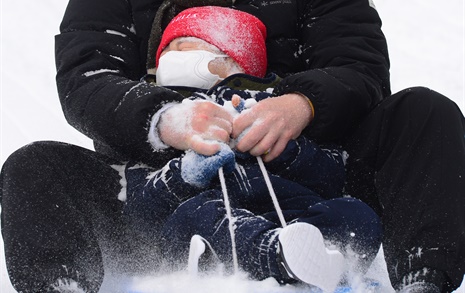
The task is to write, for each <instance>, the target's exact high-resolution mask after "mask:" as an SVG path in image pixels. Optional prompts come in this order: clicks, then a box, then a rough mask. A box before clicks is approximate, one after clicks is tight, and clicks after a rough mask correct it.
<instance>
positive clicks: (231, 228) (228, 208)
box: [218, 157, 287, 274]
mask: <svg viewBox="0 0 465 293" xmlns="http://www.w3.org/2000/svg"><path fill="white" fill-rule="evenodd" d="M257 162H258V165H259V166H260V170H261V171H262V174H263V178H265V183H266V187H267V188H268V192H269V193H270V196H271V199H272V201H273V205H274V208H275V210H276V213H277V214H278V218H279V221H280V222H281V226H283V228H284V227H286V226H287V224H286V220H285V219H284V215H283V211H282V210H281V207H280V206H279V202H278V198H277V196H276V193H275V192H274V189H273V185H272V184H271V180H270V177H269V176H268V172H267V170H266V168H265V164H264V163H263V160H262V158H261V157H257ZM218 177H219V178H220V183H221V190H222V192H223V198H224V207H225V209H226V216H227V217H228V222H229V235H230V237H231V250H232V257H233V265H234V273H235V274H237V273H238V272H239V262H238V260H237V250H236V236H235V232H234V222H233V217H232V212H231V204H230V202H229V196H228V190H227V188H226V181H225V179H224V172H223V167H220V168H219V169H218Z"/></svg>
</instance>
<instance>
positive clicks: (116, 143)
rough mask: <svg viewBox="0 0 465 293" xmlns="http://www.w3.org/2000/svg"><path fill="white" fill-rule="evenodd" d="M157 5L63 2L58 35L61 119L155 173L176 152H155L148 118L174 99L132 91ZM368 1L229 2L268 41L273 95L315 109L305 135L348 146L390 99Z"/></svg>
mask: <svg viewBox="0 0 465 293" xmlns="http://www.w3.org/2000/svg"><path fill="white" fill-rule="evenodd" d="M161 2H162V1H161V0H99V1H95V0H70V2H69V4H68V7H67V10H66V12H65V15H64V18H63V21H62V24H61V26H60V32H61V33H60V34H59V35H57V36H56V65H57V86H58V93H59V97H60V101H61V104H62V108H63V111H64V114H65V116H66V119H67V120H68V122H69V123H70V124H71V125H72V126H74V127H75V128H76V129H78V130H79V131H81V132H82V133H84V134H85V135H87V136H89V137H90V138H91V139H93V140H94V144H95V147H96V150H97V151H99V152H102V153H106V154H108V155H112V156H115V157H117V158H119V159H123V160H129V159H131V160H138V161H143V162H146V163H149V164H151V165H153V166H161V165H163V164H164V163H166V162H167V160H168V159H169V158H172V157H174V156H178V155H179V154H180V152H179V151H176V150H173V149H167V150H163V151H157V152H155V151H154V150H153V149H152V147H151V145H150V144H149V142H148V139H147V135H148V125H149V121H150V118H151V117H152V116H153V115H154V114H155V113H156V112H157V111H158V110H159V109H160V108H161V107H162V106H163V105H164V104H166V103H168V102H173V101H181V100H182V99H183V96H182V95H180V94H178V93H177V92H174V91H171V90H169V89H165V88H162V87H157V86H154V85H151V84H148V83H145V82H139V80H140V78H141V77H142V76H143V75H144V74H145V70H146V69H145V63H146V54H147V42H148V38H149V34H150V28H151V24H152V20H153V18H154V15H155V12H156V10H157V8H158V7H159V5H160V4H161ZM370 2H371V1H368V0H324V1H323V0H279V1H276V0H252V1H251V0H245V1H244V0H236V1H235V4H234V7H236V8H237V9H240V10H244V11H247V12H249V13H251V14H254V15H256V16H257V17H259V18H260V19H261V20H262V21H263V22H264V23H265V25H266V27H267V32H268V39H267V49H268V60H269V64H268V65H269V67H268V70H269V71H272V72H276V73H278V74H279V75H280V76H283V77H285V78H284V79H283V80H282V82H281V83H280V84H279V85H278V86H277V87H276V88H275V93H274V94H275V95H280V94H284V93H289V92H300V93H302V94H304V95H306V96H307V97H308V98H309V99H310V100H311V101H312V103H313V104H314V107H315V118H314V120H313V121H312V122H311V124H310V125H309V126H308V127H307V129H306V130H305V131H304V134H305V135H306V136H307V137H309V138H311V139H314V140H316V141H320V142H321V141H328V140H339V139H343V138H345V137H346V136H347V135H348V133H349V132H350V130H351V129H352V128H353V126H354V125H356V123H357V122H358V121H359V120H360V119H361V118H362V117H364V116H365V115H366V114H367V113H368V112H369V111H370V110H371V109H372V108H373V107H374V106H375V105H376V104H377V103H378V102H379V101H380V100H381V99H382V98H383V97H385V96H387V95H389V94H390V89H389V61H388V56H387V47H386V42H385V38H384V36H383V34H382V32H381V28H380V27H381V21H380V19H379V16H378V14H377V12H376V10H375V9H374V8H372V7H371V6H370V5H369V3H370Z"/></svg>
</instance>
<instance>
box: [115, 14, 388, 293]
mask: <svg viewBox="0 0 465 293" xmlns="http://www.w3.org/2000/svg"><path fill="white" fill-rule="evenodd" d="M218 32H221V34H219V33H218ZM265 38H266V31H265V27H264V25H263V24H262V23H261V22H260V21H259V20H258V19H257V18H255V17H253V16H251V15H249V14H247V13H244V12H240V11H237V10H233V9H229V8H221V7H198V8H191V9H187V10H185V11H183V12H181V13H180V14H179V15H177V16H176V17H175V18H174V19H173V20H172V21H171V22H170V23H169V25H168V26H167V27H166V29H165V31H164V33H163V36H162V38H161V42H160V45H159V47H158V50H157V53H156V62H157V64H158V66H157V70H156V82H157V83H158V84H159V85H163V86H169V87H171V88H173V89H175V90H176V91H178V92H181V93H184V95H185V96H186V100H185V101H184V102H183V103H182V104H168V105H166V106H165V107H163V108H162V109H161V110H160V111H159V112H158V113H157V114H156V115H155V116H154V117H153V119H152V123H151V128H153V129H158V132H157V131H152V132H151V133H158V136H157V135H154V136H152V137H151V143H152V145H153V146H154V147H155V148H159V149H160V148H168V147H169V146H168V145H166V144H165V141H164V139H163V138H164V137H166V136H163V135H162V134H163V130H162V129H161V128H163V126H164V125H167V124H168V125H172V124H174V123H178V124H177V125H176V127H178V128H183V127H191V125H190V124H191V123H192V120H191V119H195V118H194V117H189V118H186V117H188V116H189V115H194V114H193V111H194V108H195V107H197V106H199V105H203V104H206V103H207V104H213V107H220V106H219V105H221V106H223V107H222V110H221V111H224V112H220V113H223V115H231V116H237V115H241V112H244V113H246V112H247V108H248V107H252V106H253V105H255V104H257V103H260V101H265V100H266V99H267V98H272V89H273V87H274V86H275V85H276V84H277V82H278V81H279V77H277V76H276V75H274V74H270V75H267V76H266V77H265V73H266V64H267V62H266V47H265ZM149 53H150V52H149ZM151 53H153V52H151ZM149 73H154V71H153V70H152V69H149ZM147 80H149V81H150V80H152V81H153V76H150V75H149V76H147ZM302 100H307V99H306V98H305V97H303V96H302ZM309 105H311V104H309ZM210 106H211V105H210ZM215 109H216V110H217V111H219V110H218V108H215ZM191 112H192V113H191ZM226 112H227V113H226ZM228 113H229V114H228ZM219 120H220V122H219V123H223V122H222V120H221V119H219ZM218 128H219V127H218ZM181 131H183V130H182V129H181ZM244 135H245V134H244ZM239 140H240V139H239ZM198 142H199V143H205V144H206V145H207V146H211V147H212V149H213V150H215V147H217V148H219V151H217V152H216V151H215V153H213V154H212V155H202V154H198V153H195V152H193V151H191V150H188V151H186V153H185V154H184V155H182V156H180V157H177V158H174V159H172V160H170V161H169V162H168V163H167V164H166V165H165V167H163V168H162V169H157V168H151V167H149V166H145V165H140V164H138V163H128V165H127V166H126V170H125V177H126V180H127V199H126V206H125V209H124V211H125V214H126V216H127V218H128V220H129V221H130V222H131V223H132V225H133V227H134V233H135V236H136V237H142V238H144V237H147V239H161V240H160V243H159V245H160V247H161V250H162V253H163V256H164V257H165V258H166V259H168V260H170V261H171V262H175V261H176V260H179V259H181V260H186V259H187V253H188V250H189V245H190V241H191V237H192V236H194V235H200V236H201V237H203V239H204V241H206V242H208V243H209V245H211V247H212V249H213V250H214V251H215V252H216V254H217V255H218V257H219V259H220V261H221V262H222V263H224V264H226V265H228V264H231V263H233V261H234V258H235V256H234V254H235V253H237V261H238V265H239V266H240V268H241V269H242V270H244V271H246V272H247V273H249V274H250V275H251V276H252V277H253V278H256V279H264V278H267V277H274V278H276V279H277V280H279V281H281V282H293V281H296V280H300V281H303V282H304V283H307V284H310V285H313V286H317V287H320V288H322V289H323V290H325V291H331V290H334V288H335V286H336V285H337V284H338V283H339V282H340V279H341V277H342V275H343V273H344V272H346V271H347V270H349V269H350V270H352V271H360V272H363V271H365V270H366V269H367V268H368V266H369V265H370V263H371V262H372V260H373V259H374V257H375V256H376V253H377V251H378V249H379V247H380V243H381V228H380V221H379V219H378V217H377V215H376V214H375V213H374V212H373V211H372V210H371V208H369V207H368V206H367V205H365V204H364V203H363V202H361V201H359V200H357V199H354V198H350V197H343V193H342V188H343V184H344V179H345V173H344V172H345V170H344V161H345V158H344V156H345V153H344V152H343V151H342V150H341V148H339V147H337V146H334V145H327V146H319V145H317V144H316V143H315V142H313V141H311V140H310V139H308V138H306V137H305V135H300V136H299V137H297V138H296V139H295V140H291V141H290V142H289V143H288V144H287V146H286V148H285V150H284V151H283V152H282V154H281V155H280V156H278V157H277V158H276V159H274V160H273V161H272V162H270V163H268V164H267V165H266V169H267V173H266V174H264V173H263V170H262V169H261V168H260V166H259V163H258V161H257V158H256V157H254V156H252V155H250V154H244V153H239V152H237V151H234V150H233V149H234V143H231V145H227V144H225V143H220V142H218V141H215V140H214V136H213V135H212V139H210V140H205V139H204V138H200V139H199V141H198ZM177 143H182V142H177ZM231 147H232V148H231ZM219 172H222V175H220V177H223V176H224V180H225V186H226V190H225V188H224V185H223V186H222V185H221V182H220V180H221V178H219V176H218V174H219ZM223 174H224V175H223ZM265 176H269V177H270V182H271V186H272V188H273V190H274V191H270V190H269V185H267V183H266V181H265ZM226 192H227V197H225V193H226ZM270 192H275V193H276V197H277V199H278V201H279V205H280V208H281V209H282V213H283V215H284V222H283V219H281V218H280V213H278V211H277V210H276V207H275V206H274V205H273V202H272V199H271V197H270ZM226 201H229V202H230V206H231V214H232V218H228V217H227V213H228V211H227V210H226ZM230 220H232V221H233V223H230V222H229V221H230ZM231 224H233V225H234V231H233V236H231V231H230V229H231ZM282 226H285V227H282ZM232 237H233V238H234V239H232ZM232 240H234V241H232ZM328 248H331V250H327V249H328ZM349 260H352V261H349ZM349 266H351V267H350V268H349Z"/></svg>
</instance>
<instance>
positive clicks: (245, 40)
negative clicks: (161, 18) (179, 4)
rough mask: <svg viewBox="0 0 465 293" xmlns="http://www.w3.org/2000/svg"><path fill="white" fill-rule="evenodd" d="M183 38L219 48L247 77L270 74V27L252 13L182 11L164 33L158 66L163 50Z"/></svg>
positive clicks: (205, 8)
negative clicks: (266, 42) (268, 60)
mask: <svg viewBox="0 0 465 293" xmlns="http://www.w3.org/2000/svg"><path fill="white" fill-rule="evenodd" d="M179 37H196V38H199V39H202V40H204V41H206V42H208V43H210V44H212V45H214V46H216V47H217V48H219V49H220V50H221V51H223V52H224V53H226V54H227V55H228V56H230V57H231V58H232V59H234V61H236V62H237V63H238V64H239V66H241V67H242V69H244V72H245V73H247V74H250V75H254V76H258V77H263V76H265V74H266V66H267V57H266V45H265V39H266V27H265V25H264V24H263V23H262V22H261V21H260V20H259V19H258V18H256V17H255V16H253V15H251V14H249V13H246V12H243V11H239V10H235V9H231V8H225V7H219V6H203V7H193V8H189V9H186V10H184V11H182V12H181V13H179V14H178V15H177V16H176V17H174V18H173V19H172V20H171V22H170V23H169V24H168V26H167V27H166V28H165V31H164V32H163V36H162V39H161V42H160V46H159V47H158V50H157V55H156V63H157V66H158V60H159V59H160V55H161V52H162V51H163V49H165V48H166V47H167V46H168V45H169V43H170V42H171V41H172V40H174V39H175V38H179Z"/></svg>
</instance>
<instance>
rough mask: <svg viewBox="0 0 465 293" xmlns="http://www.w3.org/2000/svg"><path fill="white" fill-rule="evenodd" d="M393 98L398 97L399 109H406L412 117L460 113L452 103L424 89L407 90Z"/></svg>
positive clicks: (440, 95) (444, 97)
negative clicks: (399, 100) (399, 101)
mask: <svg viewBox="0 0 465 293" xmlns="http://www.w3.org/2000/svg"><path fill="white" fill-rule="evenodd" d="M394 96H400V97H401V101H402V102H401V103H400V105H401V107H402V108H407V109H408V110H409V112H410V113H412V114H414V115H431V114H437V113H439V114H446V115H447V114H449V115H451V114H454V113H460V110H459V108H458V106H457V104H456V103H455V102H454V101H452V100H451V99H449V98H448V97H446V96H444V95H442V94H440V93H438V92H436V91H434V90H432V89H429V88H426V87H413V88H408V89H405V90H403V91H401V92H399V93H398V94H396V95H394Z"/></svg>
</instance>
